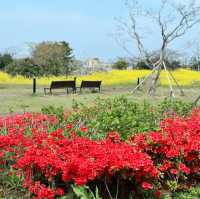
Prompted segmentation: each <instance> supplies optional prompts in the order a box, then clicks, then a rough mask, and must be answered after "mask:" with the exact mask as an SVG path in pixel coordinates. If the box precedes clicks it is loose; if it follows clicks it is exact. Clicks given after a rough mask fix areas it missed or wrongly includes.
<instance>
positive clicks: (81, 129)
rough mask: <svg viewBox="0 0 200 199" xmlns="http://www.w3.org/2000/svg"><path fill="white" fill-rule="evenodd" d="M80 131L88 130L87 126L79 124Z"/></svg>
mask: <svg viewBox="0 0 200 199" xmlns="http://www.w3.org/2000/svg"><path fill="white" fill-rule="evenodd" d="M80 131H82V132H83V133H87V132H88V128H87V127H85V126H81V127H80Z"/></svg>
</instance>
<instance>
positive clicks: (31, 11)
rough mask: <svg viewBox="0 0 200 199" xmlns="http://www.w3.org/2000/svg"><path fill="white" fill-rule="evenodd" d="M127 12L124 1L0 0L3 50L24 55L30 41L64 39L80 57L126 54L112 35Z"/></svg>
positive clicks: (150, 43) (151, 41)
mask: <svg viewBox="0 0 200 199" xmlns="http://www.w3.org/2000/svg"><path fill="white" fill-rule="evenodd" d="M141 1H144V0H141ZM148 2H149V3H150V2H154V4H155V0H149V1H148ZM155 5H156V4H155ZM126 12H127V10H126V8H125V6H124V0H1V1H0V24H1V29H0V51H1V52H3V51H14V52H16V55H17V56H24V55H26V54H27V52H28V44H29V43H32V42H33V43H37V42H41V41H46V40H48V41H63V40H65V41H67V42H69V43H70V45H71V47H72V48H73V49H74V54H75V56H76V57H77V58H79V59H86V58H88V57H99V58H101V59H104V60H110V59H111V60H112V59H115V58H116V57H121V56H126V53H125V52H124V51H123V50H122V49H121V48H120V47H119V46H118V45H117V43H116V41H115V39H114V38H113V35H112V34H113V33H114V32H115V29H116V21H115V17H120V16H126ZM155 41H156V38H154V39H153V38H152V40H150V41H149V46H151V45H154V43H155Z"/></svg>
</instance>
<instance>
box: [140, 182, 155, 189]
mask: <svg viewBox="0 0 200 199" xmlns="http://www.w3.org/2000/svg"><path fill="white" fill-rule="evenodd" d="M142 188H143V189H144V190H148V189H153V185H152V184H150V183H148V182H143V183H142Z"/></svg>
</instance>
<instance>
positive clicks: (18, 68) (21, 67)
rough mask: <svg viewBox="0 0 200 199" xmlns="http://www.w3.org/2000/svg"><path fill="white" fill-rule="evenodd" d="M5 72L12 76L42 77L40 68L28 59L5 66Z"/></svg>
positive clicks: (18, 60)
mask: <svg viewBox="0 0 200 199" xmlns="http://www.w3.org/2000/svg"><path fill="white" fill-rule="evenodd" d="M5 71H6V72H7V73H9V74H11V75H13V76H15V75H22V76H25V77H29V78H30V77H39V76H42V75H43V71H42V68H41V67H40V66H38V65H35V64H34V63H33V61H32V59H30V58H25V59H15V60H14V61H13V62H11V63H10V64H9V65H7V66H6V68H5Z"/></svg>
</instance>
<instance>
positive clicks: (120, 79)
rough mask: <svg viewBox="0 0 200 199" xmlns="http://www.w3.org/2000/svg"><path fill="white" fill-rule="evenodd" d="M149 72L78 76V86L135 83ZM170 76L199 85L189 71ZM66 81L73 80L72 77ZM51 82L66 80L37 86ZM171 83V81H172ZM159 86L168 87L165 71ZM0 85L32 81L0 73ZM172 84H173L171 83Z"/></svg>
mask: <svg viewBox="0 0 200 199" xmlns="http://www.w3.org/2000/svg"><path fill="white" fill-rule="evenodd" d="M150 72H151V71H150V70H112V71H111V72H96V73H93V74H90V75H86V76H78V77H77V81H78V84H80V82H81V81H82V80H102V82H103V85H119V84H131V83H134V84H135V83H136V82H137V78H138V77H139V78H141V77H145V76H146V75H148V74H150ZM172 74H173V75H174V77H175V78H176V80H177V81H178V82H179V84H180V85H183V86H189V85H193V84H196V83H200V72H196V71H192V70H189V69H179V70H176V71H173V72H172ZM67 79H73V76H71V77H68V78H67ZM52 80H66V77H65V76H60V77H53V76H52V77H42V78H37V84H39V85H49V84H50V82H51V81H52ZM172 82H173V81H172ZM160 83H161V85H168V84H169V82H168V78H167V75H166V73H165V71H162V73H161V77H160ZM0 84H32V79H29V78H25V77H22V76H19V75H18V76H15V77H11V76H10V75H8V74H7V73H4V72H0ZM173 84H175V83H174V82H173Z"/></svg>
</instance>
